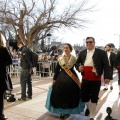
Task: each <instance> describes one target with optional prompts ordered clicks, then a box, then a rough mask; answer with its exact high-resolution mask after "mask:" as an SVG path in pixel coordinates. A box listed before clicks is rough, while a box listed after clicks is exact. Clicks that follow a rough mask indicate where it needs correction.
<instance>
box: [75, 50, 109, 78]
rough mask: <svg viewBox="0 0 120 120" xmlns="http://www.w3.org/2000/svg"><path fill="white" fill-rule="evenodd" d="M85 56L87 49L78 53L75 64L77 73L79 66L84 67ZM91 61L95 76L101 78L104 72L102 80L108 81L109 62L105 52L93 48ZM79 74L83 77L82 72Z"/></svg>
mask: <svg viewBox="0 0 120 120" xmlns="http://www.w3.org/2000/svg"><path fill="white" fill-rule="evenodd" d="M86 56H87V49H85V50H83V51H81V52H80V54H79V56H78V59H77V62H76V69H77V70H78V71H79V65H84V63H85V59H86ZM92 59H93V64H94V67H95V69H96V72H97V75H98V76H101V75H102V74H103V71H104V79H110V68H109V61H108V58H107V54H106V52H105V51H104V50H101V49H97V48H95V52H94V54H93V57H92ZM81 74H82V75H83V74H84V72H82V73H81Z"/></svg>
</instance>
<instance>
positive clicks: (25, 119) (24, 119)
mask: <svg viewBox="0 0 120 120" xmlns="http://www.w3.org/2000/svg"><path fill="white" fill-rule="evenodd" d="M16 81H17V82H16ZM51 82H52V80H51V78H45V79H40V80H39V79H36V80H33V98H32V99H31V100H27V101H26V102H21V101H18V100H16V102H7V101H6V100H5V115H6V116H7V117H8V120H60V118H59V115H57V114H53V113H50V112H49V111H48V110H46V108H45V102H46V97H47V91H48V88H49V86H50V85H51ZM13 83H14V90H13V93H14V94H15V97H16V99H18V97H20V85H19V84H17V83H19V80H18V79H16V80H15V79H13ZM15 83H16V84H15ZM102 89H103V86H102V87H101V91H100V95H99V102H98V107H97V111H96V116H95V118H96V120H104V118H105V116H107V113H106V108H107V107H111V108H112V114H111V116H112V117H113V118H114V119H117V120H120V95H119V92H118V85H117V75H116V74H115V75H114V82H113V90H112V91H110V89H109V90H108V91H103V90H102ZM66 120H89V117H86V116H84V113H81V114H79V115H71V116H70V117H69V118H67V119H66Z"/></svg>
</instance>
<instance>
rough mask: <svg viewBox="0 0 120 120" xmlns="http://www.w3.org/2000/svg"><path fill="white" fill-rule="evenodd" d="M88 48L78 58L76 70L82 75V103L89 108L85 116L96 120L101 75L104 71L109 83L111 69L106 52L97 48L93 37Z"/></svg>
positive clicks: (87, 45)
mask: <svg viewBox="0 0 120 120" xmlns="http://www.w3.org/2000/svg"><path fill="white" fill-rule="evenodd" d="M86 48H87V49H85V50H83V51H81V52H80V54H79V56H78V59H77V62H76V69H77V70H78V71H79V72H81V74H82V85H81V95H82V101H83V102H85V103H86V106H87V109H86V112H85V115H86V116H88V115H89V114H90V120H94V115H95V111H96V107H97V102H98V95H99V91H100V86H101V75H102V74H103V71H104V79H105V83H109V79H110V69H109V62H108V58H107V54H106V52H105V51H103V50H101V49H97V48H95V39H94V38H93V37H87V38H86Z"/></svg>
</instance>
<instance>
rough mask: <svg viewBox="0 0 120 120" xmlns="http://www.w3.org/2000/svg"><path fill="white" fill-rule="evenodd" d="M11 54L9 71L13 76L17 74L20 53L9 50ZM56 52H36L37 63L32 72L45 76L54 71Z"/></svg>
mask: <svg viewBox="0 0 120 120" xmlns="http://www.w3.org/2000/svg"><path fill="white" fill-rule="evenodd" d="M11 56H12V66H11V67H10V73H11V76H12V77H13V76H14V75H15V76H16V75H18V73H19V69H20V58H21V57H20V53H19V51H18V52H17V51H16V50H13V52H11ZM57 58H58V54H52V55H48V54H45V53H40V54H38V64H37V67H36V68H35V69H34V73H35V75H37V76H41V77H47V76H50V75H52V74H53V73H54V71H55V66H56V63H57Z"/></svg>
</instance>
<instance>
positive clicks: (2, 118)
mask: <svg viewBox="0 0 120 120" xmlns="http://www.w3.org/2000/svg"><path fill="white" fill-rule="evenodd" d="M7 119H8V118H7V117H6V116H5V115H4V114H3V115H2V116H0V120H7Z"/></svg>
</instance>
